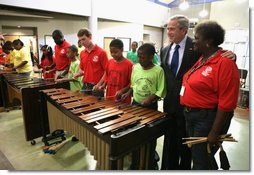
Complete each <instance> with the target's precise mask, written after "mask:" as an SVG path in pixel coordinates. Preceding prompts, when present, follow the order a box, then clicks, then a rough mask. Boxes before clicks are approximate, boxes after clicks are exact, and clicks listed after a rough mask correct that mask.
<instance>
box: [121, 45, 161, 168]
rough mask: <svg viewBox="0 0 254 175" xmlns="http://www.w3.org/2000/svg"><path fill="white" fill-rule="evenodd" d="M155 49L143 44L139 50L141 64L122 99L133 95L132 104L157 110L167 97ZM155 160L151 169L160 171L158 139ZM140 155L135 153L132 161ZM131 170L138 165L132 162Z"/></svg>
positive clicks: (153, 147) (135, 70)
mask: <svg viewBox="0 0 254 175" xmlns="http://www.w3.org/2000/svg"><path fill="white" fill-rule="evenodd" d="M154 54H155V48H154V46H153V45H152V44H148V43H146V44H143V45H142V46H140V47H139V49H138V58H139V64H136V65H134V68H133V70H132V75H131V88H130V89H129V91H128V92H127V93H125V94H123V96H122V98H123V99H125V98H126V97H128V96H130V95H133V102H132V104H136V105H141V106H143V107H146V108H149V109H154V110H157V108H158V102H157V101H158V100H159V99H161V98H164V97H165V96H166V85H165V75H164V71H163V69H162V68H161V67H160V66H158V65H155V64H154V63H153V57H154ZM150 144H151V150H152V151H153V153H151V154H153V155H154V156H153V157H154V159H153V160H151V162H150V164H151V167H149V169H153V170H154V169H158V165H157V161H158V159H159V157H158V154H157V153H156V151H155V148H156V139H155V140H152V141H151V142H150ZM137 155H138V153H137V152H135V151H134V152H133V155H132V157H133V158H132V160H135V157H136V156H137ZM130 168H131V169H137V168H138V167H137V165H136V164H134V161H132V165H131V167H130Z"/></svg>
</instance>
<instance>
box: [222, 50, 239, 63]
mask: <svg viewBox="0 0 254 175" xmlns="http://www.w3.org/2000/svg"><path fill="white" fill-rule="evenodd" d="M221 56H222V57H226V58H229V59H231V60H233V61H236V54H235V53H234V52H232V51H230V50H225V51H224V52H223V53H222V54H221Z"/></svg>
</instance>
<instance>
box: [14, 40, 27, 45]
mask: <svg viewBox="0 0 254 175" xmlns="http://www.w3.org/2000/svg"><path fill="white" fill-rule="evenodd" d="M12 43H13V45H14V46H16V45H18V44H20V45H21V46H24V43H23V42H22V41H21V40H20V39H15V40H14V41H13V42H12Z"/></svg>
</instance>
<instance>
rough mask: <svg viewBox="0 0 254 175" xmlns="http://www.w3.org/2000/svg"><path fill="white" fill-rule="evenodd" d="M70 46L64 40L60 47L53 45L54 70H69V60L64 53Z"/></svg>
mask: <svg viewBox="0 0 254 175" xmlns="http://www.w3.org/2000/svg"><path fill="white" fill-rule="evenodd" d="M70 45H71V44H70V43H68V42H67V41H66V40H64V42H63V44H62V45H61V46H59V45H57V44H56V45H55V59H56V70H65V69H68V68H69V66H70V63H71V60H70V59H69V58H67V55H66V52H67V48H68V47H69V46H70Z"/></svg>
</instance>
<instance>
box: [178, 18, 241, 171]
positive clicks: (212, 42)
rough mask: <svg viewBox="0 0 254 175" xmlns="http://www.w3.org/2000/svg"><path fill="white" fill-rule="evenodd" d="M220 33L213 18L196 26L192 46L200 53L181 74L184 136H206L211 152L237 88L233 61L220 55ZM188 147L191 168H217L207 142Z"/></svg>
mask: <svg viewBox="0 0 254 175" xmlns="http://www.w3.org/2000/svg"><path fill="white" fill-rule="evenodd" d="M224 35H225V31H224V29H223V28H222V27H221V26H220V25H219V24H218V23H216V22H213V21H207V22H203V23H200V24H199V25H197V26H196V28H195V40H194V43H195V44H194V50H196V51H198V52H200V53H201V54H202V56H201V57H200V59H199V60H198V61H197V63H196V64H195V65H194V66H193V67H192V68H191V69H190V70H189V71H188V72H187V73H186V74H185V75H184V77H183V83H182V89H181V92H180V98H181V104H182V105H184V106H185V107H184V115H185V119H186V128H187V134H188V136H189V137H207V140H208V144H209V145H208V146H210V147H211V150H212V153H213V155H214V154H215V153H216V151H217V150H218V146H216V145H217V144H218V142H219V139H220V135H221V134H225V133H227V131H228V128H229V125H230V122H231V118H232V116H233V115H232V114H233V112H232V111H233V110H234V109H235V108H236V105H237V97H238V91H239V80H240V78H239V74H238V68H237V66H236V63H235V62H234V61H232V60H231V59H228V58H224V57H222V56H221V54H222V48H220V47H219V45H220V44H222V43H223V42H224ZM191 151H192V160H193V167H192V169H195V170H208V169H217V168H216V167H211V166H210V164H209V160H208V153H207V143H200V144H195V145H193V146H192V148H191ZM214 160H215V159H214Z"/></svg>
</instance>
